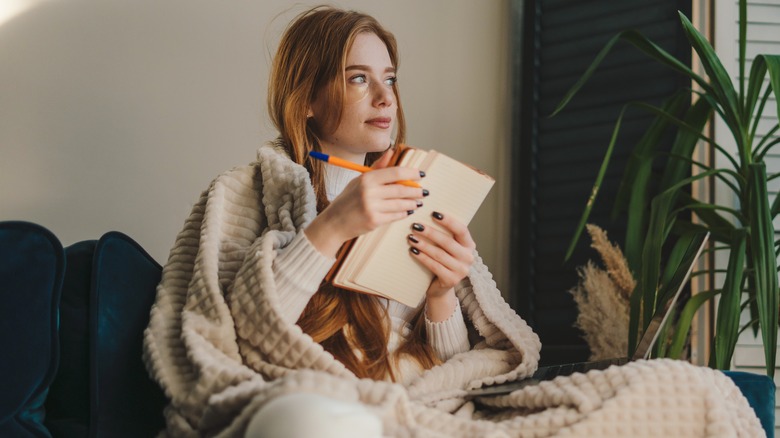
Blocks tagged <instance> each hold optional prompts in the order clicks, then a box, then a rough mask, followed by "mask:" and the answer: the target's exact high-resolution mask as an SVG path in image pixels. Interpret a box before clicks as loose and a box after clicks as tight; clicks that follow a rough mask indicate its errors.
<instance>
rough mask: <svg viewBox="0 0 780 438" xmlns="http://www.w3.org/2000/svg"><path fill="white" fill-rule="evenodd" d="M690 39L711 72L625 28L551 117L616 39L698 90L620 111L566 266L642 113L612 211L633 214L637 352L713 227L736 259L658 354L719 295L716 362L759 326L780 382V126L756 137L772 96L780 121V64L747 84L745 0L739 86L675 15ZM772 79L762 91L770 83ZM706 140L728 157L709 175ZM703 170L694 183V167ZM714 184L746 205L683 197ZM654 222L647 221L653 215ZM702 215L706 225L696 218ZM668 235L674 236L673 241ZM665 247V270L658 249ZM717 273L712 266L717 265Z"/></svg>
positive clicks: (767, 59)
mask: <svg viewBox="0 0 780 438" xmlns="http://www.w3.org/2000/svg"><path fill="white" fill-rule="evenodd" d="M679 15H680V21H681V23H682V27H683V29H684V32H685V34H686V36H687V38H688V40H689V42H690V44H691V47H692V48H693V50H694V51H695V52H696V54H697V55H698V57H699V59H700V61H701V63H702V65H703V67H704V71H705V72H706V79H705V78H704V77H702V76H700V75H699V74H697V73H695V72H694V71H693V70H692V69H691V68H690V67H688V66H687V65H686V64H685V63H683V62H681V61H679V60H678V59H676V58H674V57H673V56H671V55H670V54H669V53H667V52H665V51H664V50H663V49H661V48H660V47H659V46H657V45H656V44H654V43H653V42H652V41H650V40H648V39H647V38H646V37H644V36H643V35H641V34H639V33H638V32H636V31H633V30H627V31H624V32H621V33H619V34H618V35H616V36H615V37H613V38H612V39H611V40H610V41H609V42H608V43H607V44H606V45H605V46H604V48H603V49H602V50H601V51H600V52H599V53H598V55H597V56H596V58H595V59H594V60H593V62H592V63H591V65H590V66H589V67H588V69H587V70H586V71H585V72H584V73H583V75H582V77H581V78H580V79H579V80H578V81H577V83H575V84H574V85H573V86H572V87H571V89H570V90H569V91H568V92H567V94H566V95H565V96H564V98H563V99H562V100H561V102H560V103H559V105H558V107H557V108H556V109H555V111H554V112H553V115H555V114H557V113H558V112H560V111H561V110H562V109H563V108H564V107H565V106H566V105H567V104H568V102H569V101H570V100H571V99H572V98H573V97H574V95H575V94H576V93H577V91H578V90H579V89H580V88H581V87H582V86H583V84H584V83H585V82H587V81H588V79H589V78H590V77H591V76H592V75H593V73H594V71H595V70H596V68H597V67H598V65H599V64H600V63H601V61H602V60H603V59H604V58H605V56H606V55H607V54H608V52H609V51H610V49H611V48H612V47H613V46H614V45H615V43H617V42H618V41H621V40H622V41H626V42H628V43H630V44H632V45H633V46H635V47H636V48H638V49H639V50H641V51H642V52H644V53H645V54H647V55H649V56H650V57H651V58H652V59H654V60H656V61H658V62H660V63H662V64H664V65H666V66H668V67H670V68H672V69H674V70H676V71H678V72H680V73H682V74H684V75H686V76H687V77H689V78H690V79H691V81H692V82H693V83H695V84H696V86H697V87H698V88H696V89H694V88H693V87H692V88H690V89H684V90H679V91H678V92H677V93H675V94H674V95H673V96H670V97H669V99H668V100H667V101H666V102H665V103H663V104H662V105H660V106H655V105H651V104H648V103H644V102H629V103H627V104H626V105H625V106H624V107H623V110H622V111H621V113H620V115H619V117H618V119H617V121H616V124H615V127H614V129H613V134H612V138H611V139H610V142H609V145H608V147H607V150H606V153H605V157H604V160H603V162H602V165H601V168H600V170H599V172H598V175H597V178H596V182H595V184H594V187H593V190H592V192H591V196H590V198H589V199H588V201H587V204H586V207H585V209H584V212H583V214H582V218H581V220H580V223H579V225H578V227H577V229H576V231H575V235H574V237H573V239H572V242H571V245H570V247H569V250H568V252H567V255H566V258H567V259H568V258H569V257H570V256H571V253H572V251H573V249H574V246H575V244H576V242H577V240H578V239H579V238H580V235H581V233H582V230H583V228H584V226H585V224H586V222H587V220H588V216H589V214H590V211H591V208H592V207H593V203H594V202H595V199H596V196H597V194H598V191H599V188H600V186H601V183H602V180H603V177H604V174H605V172H606V169H607V166H608V165H609V161H610V157H611V155H612V151H613V149H614V146H615V142H616V139H617V137H618V132H619V130H620V124H621V121H622V119H623V115H624V114H625V111H626V110H627V109H628V108H631V107H634V108H640V109H642V110H646V111H649V112H651V113H652V114H654V120H653V122H652V123H651V125H650V126H649V127H648V129H647V131H646V132H645V133H644V135H643V137H642V138H641V139H640V140H639V141H638V142H637V144H636V145H635V146H634V149H633V153H632V156H631V158H630V159H629V162H628V164H627V167H626V170H625V173H624V177H623V181H622V183H621V187H620V190H619V194H618V196H617V199H616V200H615V206H614V209H615V210H614V211H615V212H620V211H624V212H626V217H627V221H628V223H627V233H626V241H625V254H626V258H627V259H628V262H629V266H630V267H631V270H632V271H633V272H634V273H635V275H636V274H638V284H637V287H636V288H635V289H634V291H633V293H632V295H631V310H630V321H631V322H630V327H629V333H628V339H629V342H628V345H629V350H630V351H629V352H628V353H629V354H630V353H632V352H633V349H634V348H635V347H636V342H637V339H638V337H639V335H640V334H641V332H643V331H644V330H645V329H646V326H647V324H648V323H649V321H650V319H651V317H652V315H653V314H654V312H655V311H656V309H658V308H663V306H664V305H665V304H666V300H667V299H668V298H669V296H670V294H669V293H668V291H667V290H665V287H664V285H666V284H668V279H669V277H670V275H671V274H672V271H673V269H671V268H673V267H674V266H675V265H676V262H677V260H678V259H679V257H680V256H681V255H682V252H683V251H684V248H685V246H686V245H687V242H688V241H689V240H690V238H691V236H692V235H693V233H694V232H698V231H701V230H704V229H706V230H709V231H710V232H711V234H712V238H713V240H714V241H716V242H717V243H719V244H720V245H717V244H716V246H715V247H714V248H713V251H728V252H729V262H728V268H727V269H726V272H725V277H724V281H723V284H722V285H721V286H720V287H719V288H716V289H713V290H709V291H705V292H703V293H700V294H697V295H695V296H694V297H692V299H690V300H689V301H688V302H687V304H686V306H685V308H684V309H683V311H682V312H681V314H680V315H679V316H678V319H677V323H676V326H675V327H669V328H668V331H667V333H669V334H670V337H671V338H670V340H669V341H668V342H669V343H668V344H667V345H665V346H663V347H662V348H661V350H660V351H659V352H658V354H659V355H661V356H668V357H679V356H680V355H681V353H682V351H683V347H684V345H685V341H686V338H687V336H688V332H689V329H690V325H691V319H692V317H693V315H694V313H695V312H696V310H697V309H698V308H699V306H701V305H702V304H703V303H704V302H706V301H708V300H711V299H713V298H714V297H716V296H718V295H719V296H720V302H719V306H718V312H717V316H716V333H715V336H714V338H713V339H712V349H711V352H712V353H711V357H710V366H712V367H715V368H720V369H727V368H728V367H729V364H730V362H731V357H732V355H733V353H734V346H735V344H736V341H737V337H738V336H739V333H740V332H741V331H742V330H745V329H747V328H748V327H750V328H752V329H753V330H754V333H757V332H758V329H759V327H760V329H761V334H762V341H763V345H764V353H765V357H766V369H767V374H769V375H770V376H773V375H774V367H775V352H776V348H777V347H776V346H777V327H778V310H779V305H780V301H779V296H778V295H779V293H778V278H777V258H776V257H777V251H778V247H780V241H775V239H774V233H775V230H774V228H773V225H772V220H773V219H774V218H775V217H776V216H777V214H778V213H779V212H780V195H779V196H776V197H775V198H774V201H773V202H771V203H770V201H769V198H768V192H767V182H768V181H770V180H772V179H775V178H778V177H780V173H773V174H771V175H769V176H767V174H766V166H765V163H764V158H765V157H766V154H767V153H768V152H769V151H770V150H772V149H773V148H774V147H775V146H777V145H778V144H779V143H780V138H778V137H776V136H775V134H776V133H777V132H778V129H780V125H778V124H777V123H776V124H775V125H774V127H773V128H772V129H771V130H770V131H769V132H767V133H765V134H763V135H760V134H759V133H758V132H757V130H758V121H759V118H760V117H761V115H762V114H763V112H764V109H765V106H766V104H767V102H768V101H769V98H770V96H771V95H774V96H775V98H776V102H778V108H777V110H778V115H780V100H777V96H778V95H780V56H778V55H757V56H756V57H755V58H754V60H753V63H752V67H751V69H750V74H749V75H748V76H745V68H746V67H745V64H746V62H745V46H746V44H745V43H746V28H747V24H746V23H747V20H746V16H747V6H746V2H745V0H740V2H739V35H740V38H739V80H738V81H737V82H738V84H737V86H736V88H735V85H734V83H733V82H732V80H731V78H730V77H729V75H728V73H727V72H726V69H725V68H724V67H723V65H722V63H721V61H720V60H719V58H718V56H717V55H716V53H715V51H714V50H713V48H712V46H711V45H710V44H709V43H708V42H707V40H706V38H704V37H703V36H702V35H701V34H700V33H699V32H698V31H697V30H696V29H695V27H694V26H693V25H692V24H691V22H690V21H689V20H688V18H686V17H685V15H684V14H682V13H679ZM767 74H768V78H769V83H768V84H765V83H764V82H765V78H767ZM713 113H714V114H715V115H716V116H717V117H719V118H720V119H721V120H722V121H723V123H724V124H725V126H727V127H728V130H729V131H730V133H731V135H733V138H734V141H735V142H736V146H737V151H738V153H737V155H738V156H737V157H732V156H731V155H730V154H729V153H728V152H727V151H726V150H724V148H723V147H722V146H721V145H720V144H718V143H717V142H715V140H714V139H713V138H710V137H709V136H708V135H707V132H706V130H705V129H704V128H705V125H706V123H707V122H708V121H709V120H710V119H711V117H712V115H713ZM670 130H671V131H672V132H673V135H674V140H673V142H672V144H671V148H670V149H669V150H668V153H661V152H660V151H661V150H664V149H663V148H662V143H663V139H664V138H667V137H664V135H665V134H668V133H669V132H670ZM700 141H703V142H706V143H708V144H710V145H712V147H713V148H714V149H715V150H716V151H717V152H718V154H719V155H718V157H722V158H723V159H724V163H725V164H724V165H721V166H717V167H710V166H708V165H706V164H705V163H701V162H697V161H696V160H695V159H694V149H695V146H696V144H697V143H698V142H700ZM654 160H665V162H664V166H663V169H664V170H663V174H662V175H660V176H658V175H653V174H652V165H653V161H654ZM692 167H693V168H697V169H698V171H699V172H698V173H696V174H694V175H693V176H691V173H692V172H691V168H692ZM703 178H717V179H718V180H720V181H722V183H723V185H724V186H725V187H727V188H728V189H729V190H732V191H733V192H734V195H735V198H736V199H737V200H738V202H739V207H738V208H732V207H729V206H725V205H718V204H716V203H708V202H705V201H702V200H697V199H694V198H693V197H692V196H691V195H690V194H688V193H687V192H686V190H685V188H686V187H687V186H690V185H691V184H692V183H693V182H694V181H697V180H701V179H703ZM648 210H649V211H650V214H649V215H648V214H647V211H648ZM693 215H695V216H696V217H698V219H699V220H698V221H697V222H694V221H693V220H691V219H690V218H691V217H692V216H693ZM670 236H675V237H676V241H675V242H674V244H672V242H673V240H672V239H670ZM664 248H667V249H669V252H668V257H667V261H666V263H665V264H664V265H665V269H662V263H661V261H662V260H661V259H662V251H663V249H664ZM710 269H713V268H710ZM746 308H749V312H750V315H751V317H752V318H751V321H750V322H749V323H748V324H746V325H745V326H743V327H740V326H739V317H740V314H741V312H742V311H743V310H745V309H746Z"/></svg>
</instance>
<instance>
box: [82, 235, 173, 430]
mask: <svg viewBox="0 0 780 438" xmlns="http://www.w3.org/2000/svg"><path fill="white" fill-rule="evenodd" d="M161 275H162V268H161V266H160V265H159V264H158V263H157V262H156V261H155V260H154V259H153V258H152V257H151V256H149V254H148V253H147V252H146V251H144V250H143V248H141V246H140V245H138V244H137V243H136V242H135V241H133V239H131V238H130V237H128V236H126V235H124V234H122V233H119V232H116V231H113V232H110V233H106V234H105V235H103V236H102V237H101V238H100V240H99V241H98V243H97V247H96V248H95V256H94V259H93V264H92V287H91V295H90V315H91V317H90V327H89V330H90V333H91V335H92V336H91V339H90V367H89V369H90V388H91V389H90V391H91V392H90V393H91V397H90V411H91V417H90V418H91V422H90V432H91V433H90V435H92V436H110V437H140V436H154V435H156V433H157V432H159V431H160V430H161V429H162V428H163V427H164V425H165V423H164V420H163V408H164V407H165V404H166V400H165V397H164V395H163V393H162V390H161V389H160V387H159V386H158V385H157V384H156V383H155V382H153V381H152V380H151V378H150V377H149V375H148V374H147V372H146V368H145V367H144V364H143V360H142V357H141V356H142V350H143V347H142V343H143V332H144V329H145V328H146V326H147V324H148V323H149V311H150V310H151V307H152V304H153V303H154V298H155V293H156V288H157V283H159V282H160V276H161Z"/></svg>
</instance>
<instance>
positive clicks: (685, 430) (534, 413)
mask: <svg viewBox="0 0 780 438" xmlns="http://www.w3.org/2000/svg"><path fill="white" fill-rule="evenodd" d="M315 214H316V210H315V198H314V193H313V189H312V186H311V184H310V183H309V176H308V173H307V172H306V170H305V169H304V168H302V167H301V166H298V165H296V164H294V163H293V162H292V161H291V160H289V158H287V157H286V155H285V154H284V152H282V151H280V150H278V149H275V148H273V147H271V146H267V147H262V148H260V150H259V151H258V160H257V161H256V162H254V163H252V164H250V165H248V166H246V167H240V168H235V169H233V170H231V171H229V172H227V173H225V174H223V175H221V176H219V177H218V178H216V179H215V180H214V181H213V182H212V183H211V185H210V186H209V188H208V190H206V191H205V192H203V194H202V195H201V197H200V199H199V201H198V202H197V203H196V205H195V206H194V207H193V209H192V212H191V214H190V216H189V218H188V219H187V221H186V223H185V226H184V229H183V230H182V231H181V233H180V234H179V235H178V237H177V239H176V243H175V245H174V247H173V249H172V250H171V253H170V258H169V260H168V263H167V264H166V266H165V268H164V270H163V277H162V281H161V283H160V285H159V287H158V290H157V298H156V303H155V305H154V307H153V309H152V312H151V320H150V323H149V327H148V328H147V330H146V333H145V341H144V360H145V362H146V365H147V368H148V370H149V373H150V374H151V375H152V376H153V377H154V379H155V380H156V381H157V382H159V384H160V385H161V386H162V387H163V389H164V390H165V393H166V395H167V396H168V397H169V399H170V405H169V406H168V408H167V409H166V412H165V416H166V420H167V434H168V435H170V436H242V434H243V431H244V429H245V428H246V426H247V424H248V422H249V420H250V419H251V418H252V415H253V414H254V413H255V412H256V411H257V410H258V409H259V408H261V407H262V406H263V405H264V404H265V403H266V402H267V401H268V400H270V399H273V398H274V397H277V396H279V395H282V394H287V393H291V392H297V391H304V392H311V393H317V394H322V395H326V396H328V397H332V398H335V399H340V400H344V401H349V402H359V403H362V404H364V405H366V406H367V407H368V408H369V409H370V410H371V411H372V412H374V413H376V414H377V415H379V416H380V418H381V419H382V421H383V424H384V433H385V434H386V435H387V436H393V437H395V436H398V437H526V436H528V437H531V436H533V437H544V436H600V437H610V436H615V437H626V436H684V437H694V436H719V437H737V436H751V437H752V436H763V431H762V429H761V426H760V424H759V422H758V419H757V418H756V416H755V414H754V412H753V411H752V409H751V408H750V407H749V405H748V403H747V400H746V399H745V398H744V397H743V396H742V394H741V393H740V391H739V390H738V389H737V387H736V386H735V385H734V384H733V383H732V382H731V381H730V380H729V379H728V378H727V377H725V376H724V375H723V374H722V373H719V372H717V371H712V370H709V369H705V368H698V367H694V366H691V365H690V364H687V363H685V362H677V361H668V360H657V361H640V362H635V363H632V364H629V365H625V366H622V367H612V368H610V369H608V370H605V371H592V372H589V373H588V374H578V375H574V376H571V377H565V378H558V379H556V380H553V381H550V382H543V383H542V384H540V385H538V386H534V387H528V388H526V389H524V390H521V391H517V392H515V393H512V394H510V395H507V396H501V397H494V398H485V399H481V400H477V401H472V402H467V401H465V399H464V398H463V395H464V392H465V389H466V388H471V387H478V386H481V385H485V384H491V383H495V382H499V383H500V382H504V381H508V380H513V379H518V378H521V377H524V376H529V375H531V374H532V373H533V371H534V370H535V369H536V367H537V363H538V359H539V349H540V343H539V339H538V337H537V336H536V334H534V333H533V331H532V330H531V329H530V328H529V327H528V325H527V324H526V323H525V322H524V321H523V320H522V319H521V318H520V317H518V316H517V314H516V313H515V312H514V311H513V310H512V309H511V308H510V307H509V306H508V305H507V304H506V302H505V301H504V300H503V299H502V297H501V294H500V293H499V291H498V290H497V289H496V287H495V283H494V282H493V280H492V278H491V275H490V273H489V272H488V270H487V268H486V267H485V266H484V264H483V263H482V262H481V261H480V260H479V259H478V260H477V262H476V263H475V264H474V267H473V268H472V270H471V273H470V274H469V278H468V279H467V280H464V281H463V282H462V283H461V284H460V285H459V286H458V287H457V288H456V293H457V296H458V298H459V299H460V301H461V307H462V309H463V312H464V316H465V317H466V319H467V320H468V324H469V326H470V330H471V331H472V339H471V340H472V345H473V346H474V347H473V349H472V350H471V351H469V352H466V353H462V354H459V355H456V356H455V357H453V358H452V359H450V360H448V361H447V362H446V363H444V364H442V365H440V366H437V367H434V368H433V369H431V370H428V371H426V372H425V373H423V374H422V375H421V376H420V377H418V378H416V379H415V380H414V381H413V382H411V383H410V384H409V385H408V386H402V385H400V384H395V383H390V382H377V381H372V380H368V379H358V378H356V377H355V376H354V375H353V374H352V373H351V372H349V371H348V370H347V369H346V368H345V367H344V366H343V365H342V364H341V363H340V362H338V361H337V360H335V359H334V358H333V356H331V355H330V354H329V353H327V352H325V351H324V350H323V349H322V348H321V347H320V346H319V345H318V344H316V343H314V342H313V341H312V339H311V338H310V337H308V336H307V335H305V334H304V333H303V332H302V331H301V330H300V328H299V327H298V326H297V325H295V324H290V323H286V322H284V320H283V319H282V318H281V317H280V314H279V311H278V309H279V307H278V306H279V304H278V303H279V301H278V300H279V297H278V296H277V294H276V293H275V284H274V276H273V272H272V263H273V260H274V257H275V256H276V254H277V250H279V249H280V248H283V247H285V245H286V244H288V243H289V242H290V241H291V240H292V239H293V237H294V236H295V235H296V233H297V232H298V231H299V230H301V229H303V228H304V227H305V226H306V225H307V224H308V223H309V222H310V221H311V220H312V219H313V218H314V216H315Z"/></svg>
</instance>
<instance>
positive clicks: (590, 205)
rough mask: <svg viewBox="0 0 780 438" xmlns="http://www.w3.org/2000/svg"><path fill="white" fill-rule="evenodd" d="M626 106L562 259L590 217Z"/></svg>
mask: <svg viewBox="0 0 780 438" xmlns="http://www.w3.org/2000/svg"><path fill="white" fill-rule="evenodd" d="M626 108H628V107H627V106H624V107H623V109H622V110H620V115H619V116H618V119H617V122H615V128H614V129H613V130H612V138H610V140H609V146H607V152H606V153H605V154H604V160H602V162H601V167H600V168H599V173H598V174H597V175H596V182H595V183H593V188H592V189H591V191H590V197H588V202H587V203H586V204H585V210H584V211H583V212H582V216H580V222H579V224H577V228H576V229H575V230H574V236H573V237H572V239H571V242H570V243H569V248H568V249H567V250H566V255H565V256H564V260H569V258H570V257H571V255H572V253H573V252H574V248H575V246H576V245H577V241H578V240H579V239H580V236H581V235H582V230H584V229H585V224H586V223H587V222H588V217H590V211H591V210H593V204H594V203H595V202H596V197H597V196H598V194H599V188H600V187H601V183H602V181H604V175H605V174H606V173H607V167H609V160H610V159H611V158H612V152H613V151H614V149H615V143H616V141H617V136H618V133H619V132H620V124H621V122H622V121H623V115H624V114H625V112H626Z"/></svg>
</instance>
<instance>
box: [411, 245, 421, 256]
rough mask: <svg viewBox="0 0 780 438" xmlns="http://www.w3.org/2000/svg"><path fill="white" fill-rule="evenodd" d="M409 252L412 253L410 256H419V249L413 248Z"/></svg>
mask: <svg viewBox="0 0 780 438" xmlns="http://www.w3.org/2000/svg"><path fill="white" fill-rule="evenodd" d="M409 251H411V252H412V254H414V255H418V254H420V250H419V249H417V248H415V247H411V248H409Z"/></svg>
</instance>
